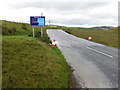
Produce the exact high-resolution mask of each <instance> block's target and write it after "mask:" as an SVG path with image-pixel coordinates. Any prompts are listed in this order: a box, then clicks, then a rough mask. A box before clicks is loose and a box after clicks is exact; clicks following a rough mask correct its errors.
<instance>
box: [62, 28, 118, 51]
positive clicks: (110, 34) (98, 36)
mask: <svg viewBox="0 0 120 90" xmlns="http://www.w3.org/2000/svg"><path fill="white" fill-rule="evenodd" d="M62 29H63V30H64V31H66V32H68V33H70V34H73V35H75V36H77V37H80V38H84V39H88V37H89V36H91V37H92V41H94V42H98V43H101V44H104V45H107V46H111V47H115V48H119V49H120V43H118V28H113V29H110V30H102V29H100V30H98V29H80V28H62Z"/></svg>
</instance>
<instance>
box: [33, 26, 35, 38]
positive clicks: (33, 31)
mask: <svg viewBox="0 0 120 90" xmlns="http://www.w3.org/2000/svg"><path fill="white" fill-rule="evenodd" d="M33 37H35V33H34V27H33Z"/></svg>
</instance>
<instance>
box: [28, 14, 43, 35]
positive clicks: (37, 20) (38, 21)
mask: <svg viewBox="0 0 120 90" xmlns="http://www.w3.org/2000/svg"><path fill="white" fill-rule="evenodd" d="M30 25H31V27H33V37H34V36H35V35H34V27H41V37H43V30H42V27H45V16H42V14H41V16H30Z"/></svg>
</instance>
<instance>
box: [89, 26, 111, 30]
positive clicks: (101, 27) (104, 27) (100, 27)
mask: <svg viewBox="0 0 120 90" xmlns="http://www.w3.org/2000/svg"><path fill="white" fill-rule="evenodd" d="M112 28H113V27H111V26H98V27H92V28H91V29H103V30H109V29H112Z"/></svg>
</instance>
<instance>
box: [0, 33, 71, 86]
mask: <svg viewBox="0 0 120 90" xmlns="http://www.w3.org/2000/svg"><path fill="white" fill-rule="evenodd" d="M2 50H3V52H2V53H3V60H2V63H3V65H2V69H3V70H2V75H3V77H2V85H3V88H68V87H69V80H70V73H69V71H70V69H69V67H68V65H67V63H66V61H65V59H64V57H63V56H62V54H61V52H60V51H59V50H58V49H57V48H52V47H50V46H49V45H48V44H46V43H45V42H42V41H39V40H38V39H37V38H32V37H28V36H26V35H19V36H3V48H2Z"/></svg>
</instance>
